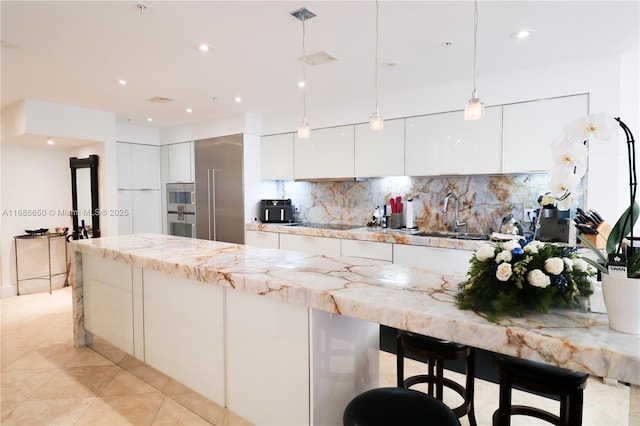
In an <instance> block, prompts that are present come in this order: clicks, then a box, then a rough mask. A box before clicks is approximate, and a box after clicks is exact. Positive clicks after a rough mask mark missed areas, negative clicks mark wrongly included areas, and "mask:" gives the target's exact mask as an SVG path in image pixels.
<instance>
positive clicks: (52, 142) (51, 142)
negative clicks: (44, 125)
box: [47, 138, 55, 145]
mask: <svg viewBox="0 0 640 426" xmlns="http://www.w3.org/2000/svg"><path fill="white" fill-rule="evenodd" d="M54 143H55V142H54V141H53V139H51V138H47V145H53V144H54Z"/></svg>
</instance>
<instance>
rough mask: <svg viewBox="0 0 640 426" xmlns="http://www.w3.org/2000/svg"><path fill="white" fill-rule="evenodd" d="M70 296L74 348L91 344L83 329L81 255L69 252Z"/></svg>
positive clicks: (77, 252) (72, 251) (89, 337)
mask: <svg viewBox="0 0 640 426" xmlns="http://www.w3.org/2000/svg"><path fill="white" fill-rule="evenodd" d="M69 278H70V279H71V294H72V298H73V300H72V308H73V343H74V345H75V346H76V347H80V346H86V345H88V344H90V343H91V336H90V335H89V333H87V331H86V330H85V329H84V288H83V285H82V253H80V252H79V251H76V250H74V249H73V243H72V250H71V271H70V272H69Z"/></svg>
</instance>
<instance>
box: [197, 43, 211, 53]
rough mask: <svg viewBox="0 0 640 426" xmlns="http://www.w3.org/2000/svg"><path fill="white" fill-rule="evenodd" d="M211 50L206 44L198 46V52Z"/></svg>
mask: <svg viewBox="0 0 640 426" xmlns="http://www.w3.org/2000/svg"><path fill="white" fill-rule="evenodd" d="M209 49H210V47H209V45H208V44H206V43H201V44H199V45H198V50H199V51H201V52H208V51H209Z"/></svg>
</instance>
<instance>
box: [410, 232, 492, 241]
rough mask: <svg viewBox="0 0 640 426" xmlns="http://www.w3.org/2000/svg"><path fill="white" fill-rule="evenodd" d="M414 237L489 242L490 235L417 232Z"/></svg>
mask: <svg viewBox="0 0 640 426" xmlns="http://www.w3.org/2000/svg"><path fill="white" fill-rule="evenodd" d="M413 235H417V236H418V237H439V238H455V239H457V240H488V239H489V235H487V234H480V233H475V232H451V231H433V232H427V231H423V232H417V233H415V234H413Z"/></svg>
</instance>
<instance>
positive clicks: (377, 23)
mask: <svg viewBox="0 0 640 426" xmlns="http://www.w3.org/2000/svg"><path fill="white" fill-rule="evenodd" d="M378 9H379V4H378V0H376V55H375V58H376V63H375V68H374V70H375V72H374V80H375V85H376V111H377V110H378V26H379V20H380V18H379V10H378Z"/></svg>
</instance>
